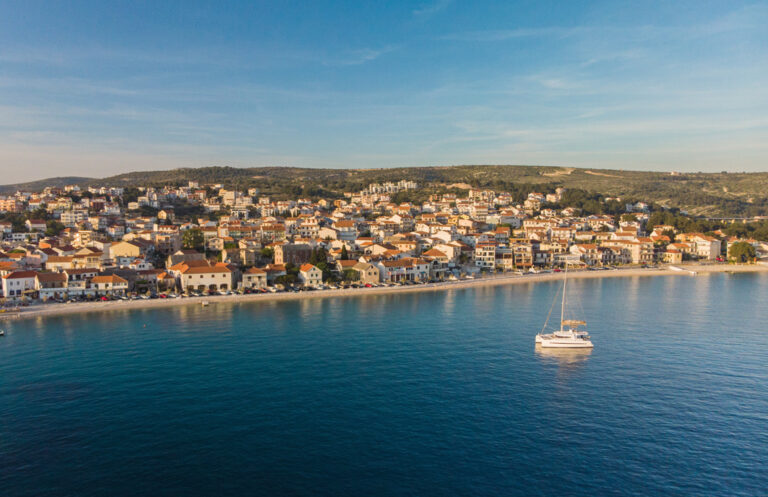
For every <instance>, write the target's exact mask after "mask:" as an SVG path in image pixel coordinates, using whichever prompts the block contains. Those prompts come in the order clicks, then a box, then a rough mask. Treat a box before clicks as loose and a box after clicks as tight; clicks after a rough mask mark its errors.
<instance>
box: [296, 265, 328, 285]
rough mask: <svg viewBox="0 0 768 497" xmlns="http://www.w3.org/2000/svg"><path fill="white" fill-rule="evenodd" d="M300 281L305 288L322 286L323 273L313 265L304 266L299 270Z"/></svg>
mask: <svg viewBox="0 0 768 497" xmlns="http://www.w3.org/2000/svg"><path fill="white" fill-rule="evenodd" d="M299 280H301V283H302V284H303V285H304V286H320V285H322V283H323V272H322V271H320V269H318V267H317V266H315V265H313V264H302V266H301V267H300V268H299Z"/></svg>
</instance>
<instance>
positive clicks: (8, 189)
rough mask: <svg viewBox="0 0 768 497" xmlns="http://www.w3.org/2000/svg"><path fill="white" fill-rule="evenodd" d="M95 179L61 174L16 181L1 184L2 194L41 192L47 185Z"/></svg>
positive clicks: (93, 179)
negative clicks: (14, 182) (54, 176)
mask: <svg viewBox="0 0 768 497" xmlns="http://www.w3.org/2000/svg"><path fill="white" fill-rule="evenodd" d="M94 181H98V180H97V179H96V178H84V177H82V176H60V177H57V178H48V179H41V180H37V181H29V182H27V183H16V184H13V185H0V194H3V195H7V194H9V193H14V192H16V191H19V190H21V191H29V192H39V191H41V190H42V189H43V188H45V187H46V186H56V187H62V186H66V185H84V184H88V183H91V182H94Z"/></svg>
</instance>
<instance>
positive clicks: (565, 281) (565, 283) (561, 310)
mask: <svg viewBox="0 0 768 497" xmlns="http://www.w3.org/2000/svg"><path fill="white" fill-rule="evenodd" d="M566 285H568V263H567V262H566V263H565V278H564V279H563V304H562V306H561V307H560V331H563V320H564V319H565V287H566Z"/></svg>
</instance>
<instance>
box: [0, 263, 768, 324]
mask: <svg viewBox="0 0 768 497" xmlns="http://www.w3.org/2000/svg"><path fill="white" fill-rule="evenodd" d="M726 272H729V273H744V272H768V266H766V265H759V264H757V265H754V264H751V265H734V264H685V265H678V266H664V267H658V268H638V267H628V268H621V269H616V270H603V271H588V270H577V271H569V273H568V277H569V278H573V279H585V278H617V277H618V278H626V277H633V276H685V277H697V276H701V275H706V274H710V273H726ZM562 277H563V273H555V272H541V273H526V274H524V275H518V274H514V273H506V274H497V275H491V276H486V277H483V278H475V279H467V280H460V281H445V282H439V283H428V284H424V285H410V286H392V287H375V288H349V289H338V290H316V291H311V292H284V293H263V294H262V293H260V294H248V295H215V296H207V297H188V298H174V299H153V300H116V301H108V302H101V301H96V302H77V303H70V304H67V303H63V304H59V303H54V304H32V305H30V306H28V307H22V308H21V310H20V311H19V312H7V313H4V314H0V320H3V319H25V318H26V319H28V318H39V317H47V316H61V315H67V314H84V313H90V312H107V311H113V310H132V309H151V308H163V307H172V306H182V305H198V306H199V305H201V302H202V301H204V300H205V301H207V302H209V303H210V304H211V305H215V304H217V303H240V302H259V301H263V302H267V301H277V300H300V299H315V298H330V297H357V296H364V295H382V294H390V293H407V292H426V291H442V290H449V289H458V288H470V287H480V286H492V285H512V284H526V283H538V282H543V281H552V280H557V279H561V278H562Z"/></svg>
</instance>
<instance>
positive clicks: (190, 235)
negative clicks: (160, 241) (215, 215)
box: [181, 228, 205, 249]
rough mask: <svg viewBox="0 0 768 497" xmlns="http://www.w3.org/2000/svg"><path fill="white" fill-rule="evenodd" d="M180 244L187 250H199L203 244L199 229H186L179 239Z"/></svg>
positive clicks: (203, 238)
mask: <svg viewBox="0 0 768 497" xmlns="http://www.w3.org/2000/svg"><path fill="white" fill-rule="evenodd" d="M181 243H182V245H183V246H184V248H187V249H199V248H202V247H203V244H204V243H205V237H204V236H203V232H202V230H200V229H199V228H192V229H188V230H187V231H185V232H184V234H183V235H182V237H181Z"/></svg>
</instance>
